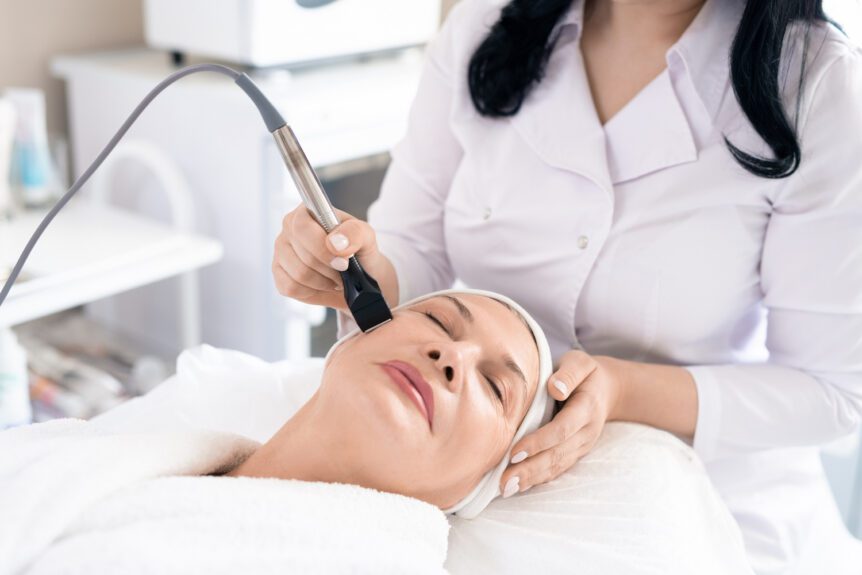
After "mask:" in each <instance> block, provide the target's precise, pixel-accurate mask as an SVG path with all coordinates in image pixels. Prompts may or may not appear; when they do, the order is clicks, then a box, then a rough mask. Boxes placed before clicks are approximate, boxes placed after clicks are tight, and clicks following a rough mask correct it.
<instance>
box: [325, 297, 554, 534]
mask: <svg viewBox="0 0 862 575" xmlns="http://www.w3.org/2000/svg"><path fill="white" fill-rule="evenodd" d="M444 294H468V295H480V296H486V297H491V298H494V299H496V300H499V301H502V302H505V303H507V304H509V305H510V306H511V307H512V309H514V310H515V311H517V312H518V313H519V314H520V315H521V317H523V318H524V321H525V322H526V323H527V325H528V326H529V327H530V330H532V332H533V335H534V336H535V338H536V346H537V347H538V349H539V382H538V386H537V388H536V393H535V395H534V396H533V402H532V403H531V404H530V407H529V408H528V409H527V413H526V414H524V419H523V420H522V421H521V425H520V426H519V427H518V430H517V431H516V432H515V436H514V437H513V438H512V442H511V443H510V444H509V449H507V450H506V454H505V456H504V457H503V458H502V460H501V461H500V462H499V463H498V464H497V466H496V467H494V468H493V469H491V470H490V471H489V472H488V473H486V474H485V475H484V477H482V479H481V480H479V483H478V484H477V485H476V487H474V488H473V490H472V491H471V492H470V493H469V494H468V495H467V496H466V497H464V498H463V499H461V501H459V502H458V503H456V504H455V505H453V506H452V507H449V508H448V509H444V510H443V512H444V513H455V514H457V515H458V517H463V518H465V519H472V518H474V517H476V516H477V515H479V513H481V512H482V510H483V509H485V507H487V506H488V504H489V503H490V502H491V501H493V500H494V499H495V498H497V497H499V496H500V478H501V477H502V476H503V472H504V471H505V470H506V467H507V466H508V463H509V459H510V458H511V457H512V453H511V452H512V447H513V446H514V445H515V444H516V443H517V442H518V441H519V440H520V439H521V438H522V437H524V436H525V435H527V434H528V433H532V432H533V431H535V430H537V429H539V427H541V426H542V425H544V424H545V423H547V422H548V421H550V419H551V414H552V413H553V409H554V399H553V398H552V397H551V396H550V395H549V394H548V387H547V385H546V383H547V380H548V378H549V377H550V376H551V372H552V370H553V362H552V359H551V348H550V346H549V345H548V340H547V339H546V338H545V333H544V332H543V331H542V328H541V327H539V324H538V323H536V320H534V319H533V317H532V316H531V315H530V314H529V313H527V311H526V310H525V309H524V308H522V307H521V306H520V305H518V304H517V303H516V302H515V301H513V300H511V299H510V298H508V297H506V296H504V295H502V294H499V293H496V292H492V291H486V290H480V289H472V288H453V289H446V290H441V291H436V292H431V293H428V294H424V295H421V296H419V297H416V298H413V299H412V300H410V301H407V302H404V303H402V304H399V305H398V306H396V307H394V308H392V309H393V310H397V309H401V308H403V307H409V306H411V305H413V304H416V303H418V302H420V301H423V300H426V299H430V298H433V297H437V296H441V295H444ZM359 333H361V331H360V329H359V328H355V329H354V330H352V331H350V332H348V333H347V334H345V335H344V337H342V338H341V339H339V340H338V341H336V342H335V344H334V345H333V346H332V347H331V348H330V349H329V351H328V352H327V354H326V358H325V361H327V362H328V361H329V356H330V355H332V352H333V350H335V348H337V347H338V346H340V345H341V344H342V343H343V342H345V341H347V340H348V339H350V338H352V337H354V336H356V335H357V334H359Z"/></svg>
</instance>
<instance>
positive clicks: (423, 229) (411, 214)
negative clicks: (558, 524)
mask: <svg viewBox="0 0 862 575" xmlns="http://www.w3.org/2000/svg"><path fill="white" fill-rule="evenodd" d="M501 9H502V11H501ZM782 39H785V45H784V50H783V51H782ZM779 56H780V58H779ZM800 95H801V96H800ZM339 216H340V217H341V218H342V219H343V221H342V223H341V225H340V226H339V227H338V228H337V229H336V230H335V231H333V232H332V233H330V234H329V236H328V237H327V236H326V235H325V234H324V232H323V230H322V229H321V228H320V227H319V226H318V225H317V224H316V222H314V221H313V220H312V219H311V217H310V216H309V215H308V213H307V211H306V210H305V208H304V207H303V206H302V205H300V207H298V208H297V209H296V210H294V211H293V212H290V213H289V214H287V216H286V217H285V219H284V227H283V230H282V233H281V235H280V236H279V237H278V239H277V241H276V246H275V257H274V260H273V274H274V277H275V282H276V285H277V286H278V289H279V291H280V292H281V293H282V294H284V295H286V296H290V297H293V298H296V299H298V300H301V301H304V302H309V303H313V304H320V305H326V306H330V307H335V308H338V309H340V310H342V311H340V312H339V334H343V333H345V332H346V331H347V329H349V328H351V327H353V325H352V320H351V319H350V318H349V316H348V315H346V314H345V313H343V310H344V309H345V305H344V299H343V296H342V292H340V291H338V290H337V286H338V285H339V284H340V277H339V276H338V274H337V272H336V271H335V270H336V269H343V268H344V267H346V260H345V259H344V258H346V257H349V256H350V255H354V254H355V255H356V256H357V257H358V259H359V261H360V262H361V263H362V265H363V266H364V267H365V269H366V270H367V271H368V272H369V273H370V274H371V275H372V276H374V277H375V278H377V279H378V281H379V282H380V284H381V287H382V289H383V292H384V295H385V296H386V298H387V300H388V301H389V302H390V304H391V305H395V304H396V303H397V302H398V301H406V300H408V299H411V298H413V297H415V296H417V295H419V294H423V293H427V292H430V291H434V290H439V289H444V288H447V287H449V286H450V285H451V284H452V282H453V281H454V280H455V279H456V278H458V279H460V280H461V281H462V282H463V283H464V284H466V285H468V286H470V287H474V288H480V289H487V290H494V291H497V292H500V293H503V294H505V295H507V296H509V297H511V298H513V299H514V300H515V301H517V302H519V303H520V304H521V305H523V306H524V308H526V309H527V310H528V311H529V312H530V313H531V314H532V315H533V316H534V317H535V318H536V319H537V320H538V321H539V323H541V324H542V327H543V329H544V330H545V332H546V334H547V336H548V339H549V341H550V344H551V348H552V351H553V357H554V365H555V369H556V371H555V373H553V374H552V375H551V377H550V379H549V380H548V382H547V385H548V386H549V390H550V392H551V394H552V395H553V396H554V397H555V398H557V399H558V400H560V401H561V402H562V401H564V402H565V404H564V405H563V407H562V409H561V410H560V411H559V413H558V414H557V415H556V416H555V418H554V420H553V421H552V422H550V423H549V424H548V425H546V426H544V427H543V428H541V429H539V430H538V431H536V432H535V433H533V434H530V435H528V436H526V437H524V438H523V439H522V440H521V441H520V442H519V443H518V445H516V446H515V448H514V449H513V453H514V454H515V456H514V457H513V460H512V464H511V465H510V467H509V468H508V469H507V471H506V473H505V474H504V475H503V478H502V482H501V484H500V488H501V489H502V490H504V494H505V495H507V496H509V495H512V494H513V493H516V492H519V491H520V492H523V491H525V490H527V489H529V488H530V487H533V486H535V485H538V484H541V483H544V482H547V481H550V480H552V479H554V478H555V477H557V476H558V475H560V474H561V473H563V472H564V471H566V470H567V469H569V468H571V467H572V465H574V464H575V463H576V462H577V461H578V459H579V458H581V457H582V456H583V455H584V454H585V453H587V452H588V451H589V450H590V449H591V448H592V447H593V445H594V443H595V441H596V439H597V437H598V436H599V434H600V432H601V430H602V427H603V426H604V424H605V422H606V421H610V420H625V421H634V422H642V423H645V424H649V425H652V426H655V427H658V428H661V429H665V430H668V431H670V432H672V433H675V434H677V435H678V436H679V437H681V438H684V439H686V440H687V441H689V442H691V443H692V444H693V448H694V451H695V452H696V453H697V454H698V455H699V456H700V458H701V459H702V460H703V461H704V463H705V465H706V468H707V470H708V472H709V473H710V476H711V477H712V479H713V482H714V484H715V485H716V487H717V489H718V490H719V492H720V493H721V495H722V496H723V498H724V500H725V501H726V503H727V505H728V506H729V508H730V510H731V511H732V512H733V514H734V516H735V517H736V519H737V521H738V523H739V525H740V527H741V530H742V533H743V536H744V539H745V544H746V548H747V552H748V553H749V555H750V559H751V563H752V566H753V567H754V569H755V571H756V572H757V573H759V574H760V575H764V574H782V575H786V574H800V575H802V574H814V573H828V574H830V575H839V574H842V573H859V572H860V569H862V551H860V545H862V544H860V543H858V542H856V541H855V540H853V539H852V538H851V537H850V536H849V534H848V533H847V531H846V529H845V528H844V526H843V524H842V523H841V520H840V517H839V513H838V510H837V509H836V506H835V504H834V502H833V500H832V497H831V495H830V491H829V488H828V485H827V483H826V480H825V476H824V473H823V469H822V466H821V464H820V460H819V455H818V448H819V446H821V445H822V444H824V443H826V442H829V441H830V440H833V439H836V438H839V437H842V436H846V435H848V434H850V433H853V432H854V431H857V430H858V428H859V423H860V419H862V50H860V48H858V47H854V45H853V44H852V43H851V41H850V40H848V39H847V38H846V37H845V36H844V35H843V34H842V32H840V31H839V30H838V29H837V28H836V27H835V26H834V25H833V24H831V23H829V22H827V21H826V17H825V16H824V14H823V12H822V8H821V2H820V0H748V1H747V2H746V1H745V0H706V1H704V0H639V1H636V0H574V1H572V0H512V1H510V2H508V3H505V4H502V3H500V2H494V1H493V0H462V1H461V2H460V3H459V4H457V5H456V6H455V8H454V9H453V11H452V13H451V14H450V16H449V18H448V19H447V21H446V23H445V25H444V26H443V28H442V30H441V32H440V33H439V34H438V36H437V37H436V38H435V40H434V41H433V42H432V43H431V44H430V45H429V47H428V51H427V59H426V62H425V67H424V72H423V75H422V78H421V82H420V85H419V89H418V93H417V95H416V98H415V100H414V102H413V106H412V109H411V113H410V119H409V128H408V131H407V134H406V136H405V137H404V139H403V140H401V141H400V142H399V144H398V145H397V146H396V147H395V148H394V149H393V150H392V163H391V165H390V167H389V169H388V172H387V173H386V177H385V179H384V181H383V185H382V189H381V192H380V197H379V199H377V200H376V201H375V202H374V204H372V206H371V207H370V209H369V212H368V223H365V222H363V221H361V220H359V219H356V218H353V217H352V216H350V214H346V213H345V212H340V213H339ZM767 312H768V316H767ZM447 321H449V322H450V324H451V326H453V327H454V334H453V339H451V340H450V339H447V338H443V337H442V336H441V341H440V344H439V345H440V346H454V347H455V348H457V349H458V351H459V354H460V355H458V357H460V358H461V360H462V361H464V362H472V363H473V364H474V365H475V367H476V369H478V368H479V367H481V365H482V364H481V363H480V362H479V361H478V360H479V359H480V358H477V357H475V354H474V352H475V348H474V347H473V345H472V344H471V343H470V342H468V341H466V340H461V341H459V338H458V329H460V328H463V325H462V324H460V323H459V321H461V320H459V318H458V314H457V313H453V314H452V315H451V316H450V317H448V318H447ZM459 326H460V327H459ZM443 367H445V366H443V365H442V364H441V363H440V360H438V361H436V362H435V360H434V359H432V358H430V357H429V358H427V364H426V365H425V369H427V370H429V373H434V374H435V377H438V378H439V377H443V373H444V372H443ZM434 370H439V374H438V373H437V371H434ZM572 560H573V567H574V565H576V560H577V558H576V557H573V558H572Z"/></svg>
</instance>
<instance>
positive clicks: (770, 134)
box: [468, 0, 834, 178]
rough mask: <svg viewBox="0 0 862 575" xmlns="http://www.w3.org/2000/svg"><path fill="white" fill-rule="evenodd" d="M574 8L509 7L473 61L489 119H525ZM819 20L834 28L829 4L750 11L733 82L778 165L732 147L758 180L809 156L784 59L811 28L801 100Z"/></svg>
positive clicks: (535, 1) (476, 98) (770, 0)
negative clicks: (782, 89)
mask: <svg viewBox="0 0 862 575" xmlns="http://www.w3.org/2000/svg"><path fill="white" fill-rule="evenodd" d="M572 1H573V0H511V1H510V2H509V3H508V4H507V5H506V6H504V7H503V9H502V12H501V14H500V18H499V20H497V22H496V23H495V24H494V25H493V26H492V28H491V30H490V32H489V33H488V36H487V37H486V38H485V39H484V40H483V41H482V43H481V44H480V45H479V46H478V48H477V49H476V51H475V52H474V53H473V55H472V57H471V59H470V64H469V68H468V81H469V85H470V96H471V99H472V100H473V105H474V106H475V108H476V110H477V111H478V112H479V113H480V114H481V115H483V116H489V117H502V116H512V115H515V114H517V113H518V110H519V109H520V108H521V104H522V103H523V102H524V99H525V98H526V97H527V94H528V93H529V91H530V89H531V88H532V87H533V86H534V84H536V83H538V82H540V81H541V80H542V77H543V76H544V73H545V65H546V64H547V61H548V59H549V57H550V55H551V52H552V51H553V49H554V44H555V41H556V39H550V38H549V37H550V34H551V32H552V31H553V29H554V26H555V25H556V23H557V22H558V21H559V19H560V18H561V17H562V16H563V15H564V14H565V13H566V12H567V10H568V9H569V8H570V6H571V4H572ZM583 1H587V0H583ZM716 1H718V2H726V1H727V0H716ZM818 20H819V21H824V22H831V21H830V20H828V19H827V18H826V15H825V14H824V12H823V5H822V0H748V1H747V3H746V7H745V11H744V13H743V15H742V19H741V20H740V23H739V28H738V29H737V31H736V37H735V38H734V40H733V45H732V48H731V55H730V75H731V82H732V84H733V91H734V94H736V99H737V101H738V102H739V104H740V107H741V108H742V111H743V112H744V113H745V115H746V116H747V117H748V120H749V122H751V125H752V126H753V127H754V129H755V131H756V132H757V133H758V134H759V135H760V137H761V138H763V140H764V142H766V144H767V145H768V146H769V148H770V149H771V150H772V153H773V155H774V158H762V157H758V156H755V155H752V154H749V153H747V152H744V151H743V150H740V149H739V148H737V147H736V146H734V145H733V144H731V143H730V141H728V139H727V138H726V137H725V138H724V142H725V144H726V145H727V147H728V149H729V150H730V153H731V154H732V155H733V157H734V158H735V159H736V161H737V162H739V163H740V164H741V165H742V166H743V167H744V168H745V169H746V170H748V171H749V172H751V173H753V174H755V175H757V176H762V177H765V178H784V177H787V176H789V175H791V174H793V173H794V172H795V171H796V169H797V168H798V167H799V162H800V160H801V158H800V156H801V152H800V149H799V140H798V138H797V135H796V129H795V127H794V126H793V125H791V123H790V121H789V120H788V117H787V114H786V112H785V110H784V109H783V106H782V105H781V100H780V93H779V86H778V72H779V63H780V62H779V58H780V56H781V48H782V45H783V42H784V36H785V32H786V31H787V28H788V26H789V25H790V24H792V23H793V22H796V21H801V22H803V23H805V25H806V27H805V34H804V36H803V58H802V67H803V68H802V71H801V74H800V80H799V82H800V84H799V89H800V91H799V93H800V94H801V93H802V82H803V80H804V77H805V73H804V72H805V69H804V66H805V60H806V56H805V54H806V53H807V50H808V36H809V34H808V29H809V28H810V26H811V24H812V23H814V22H815V21H818ZM833 24H834V22H833ZM799 100H800V99H799V98H797V110H796V114H797V116H798V103H799Z"/></svg>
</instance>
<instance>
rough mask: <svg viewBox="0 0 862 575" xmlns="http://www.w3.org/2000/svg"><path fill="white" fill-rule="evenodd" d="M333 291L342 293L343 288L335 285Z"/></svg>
mask: <svg viewBox="0 0 862 575" xmlns="http://www.w3.org/2000/svg"><path fill="white" fill-rule="evenodd" d="M335 291H344V288H343V287H341V286H340V285H336V286H335Z"/></svg>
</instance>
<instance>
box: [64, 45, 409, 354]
mask: <svg viewBox="0 0 862 575" xmlns="http://www.w3.org/2000/svg"><path fill="white" fill-rule="evenodd" d="M194 62H195V61H194V60H192V61H189V63H194ZM422 63H423V50H422V49H421V48H413V49H409V50H405V51H402V52H400V53H398V54H392V55H388V56H379V57H375V58H369V59H359V60H354V61H345V62H339V63H331V64H328V65H324V66H317V67H313V68H311V67H308V68H302V69H296V70H291V71H286V70H268V71H257V72H250V75H251V76H252V78H253V79H254V80H255V82H256V83H257V84H258V85H259V86H260V88H261V89H262V90H263V91H264V92H265V93H266V94H267V96H268V97H269V98H270V99H272V101H273V102H274V103H275V105H276V106H277V107H278V108H279V110H280V111H281V113H282V114H283V115H284V117H285V119H286V120H287V121H288V123H289V124H290V125H291V126H292V128H293V130H294V132H295V133H296V134H297V137H298V138H299V140H300V141H301V142H302V146H303V148H304V149H305V152H306V154H307V155H308V158H309V160H310V161H311V163H312V165H313V166H314V168H315V169H316V170H317V171H318V173H319V174H320V176H321V178H322V179H323V180H324V186H326V178H327V177H328V174H330V173H333V174H334V173H337V176H340V175H342V174H343V169H344V167H345V166H354V167H355V166H356V165H357V164H361V163H362V162H364V161H366V160H368V159H369V158H371V159H373V158H377V159H379V158H381V157H383V156H385V155H386V154H387V153H388V151H389V150H390V149H391V148H392V147H393V146H394V144H395V143H397V141H398V140H399V139H400V138H401V137H402V136H403V134H404V133H405V131H406V126H407V116H408V111H409V107H410V104H411V102H412V100H413V96H414V95H415V92H416V88H417V86H418V80H419V74H420V72H421V67H422ZM52 69H53V71H54V74H55V75H57V76H59V77H61V78H63V79H65V80H66V86H67V97H68V107H69V114H68V115H69V123H70V132H71V133H70V143H71V150H72V153H73V172H74V174H75V175H77V174H80V173H81V172H82V171H83V170H84V169H85V168H86V167H87V166H88V165H89V163H90V162H91V161H92V159H93V158H94V157H95V156H96V154H97V153H98V151H99V150H101V149H102V147H103V146H104V145H105V143H106V142H107V141H108V140H109V139H110V137H111V136H112V135H113V133H114V132H115V131H116V129H117V127H118V126H119V125H120V124H121V123H122V121H123V120H124V119H125V118H126V116H127V115H128V114H129V112H130V111H131V110H132V109H133V108H134V107H135V105H137V103H138V102H139V101H140V100H141V98H142V97H143V96H144V95H145V94H146V93H147V92H148V91H149V90H150V89H151V88H152V87H153V86H154V85H155V84H156V83H158V82H159V81H161V80H162V79H163V78H165V77H166V76H167V75H168V74H169V73H170V72H172V71H173V70H174V69H175V68H174V66H173V65H172V64H171V61H170V57H169V55H168V54H167V53H165V52H160V51H153V50H146V49H140V50H130V51H124V52H111V53H99V54H84V55H75V56H61V57H57V58H55V59H54V61H53V62H52ZM127 137H128V138H130V139H134V140H136V141H141V142H147V143H148V144H150V145H152V146H155V147H157V148H159V149H160V150H161V151H162V152H163V153H164V154H165V155H166V156H167V157H169V158H171V160H172V161H174V162H176V164H177V166H178V167H179V170H180V172H181V173H182V174H183V176H184V177H185V179H186V181H187V182H188V184H189V188H190V191H191V196H192V205H193V209H194V214H195V219H196V222H195V230H196V231H197V232H198V233H203V234H206V235H209V236H212V237H214V238H216V239H218V240H219V241H220V242H221V243H222V244H223V245H224V250H225V256H224V259H223V260H222V261H220V262H219V263H218V264H216V265H214V266H212V267H210V268H208V269H206V270H203V271H202V272H201V303H202V308H201V309H202V340H203V341H204V342H206V343H209V344H212V345H215V346H218V347H225V348H231V349H239V350H242V351H245V352H247V353H251V354H254V355H256V356H258V357H262V358H264V359H267V360H271V361H272V360H281V359H295V358H302V357H308V356H309V355H310V330H311V327H312V326H314V325H317V324H320V323H322V322H323V320H324V318H325V309H323V308H321V307H319V306H309V305H305V304H302V303H299V302H296V301H294V300H289V299H287V298H284V297H282V296H280V295H279V294H278V293H277V291H276V290H275V287H274V285H273V280H272V273H271V265H272V256H273V241H274V239H275V237H276V236H277V234H278V232H279V230H280V229H281V220H282V218H283V216H284V214H286V213H287V212H289V211H291V210H292V209H294V208H295V207H296V206H298V205H299V204H300V203H301V200H300V197H299V195H298V193H297V192H296V190H295V188H294V186H293V182H292V181H291V179H290V176H289V174H288V172H287V170H286V169H285V167H284V163H283V162H282V160H281V158H280V157H279V154H278V150H277V149H276V146H275V145H274V143H273V141H272V137H271V136H270V134H269V133H268V132H267V131H266V129H265V127H264V125H263V123H262V121H261V119H260V117H259V115H258V113H257V111H256V110H255V108H254V106H253V105H252V104H251V103H250V102H249V101H248V100H247V98H246V96H245V94H244V93H243V92H242V91H241V90H240V89H239V88H237V87H236V86H235V85H234V84H233V82H232V81H231V80H229V79H228V78H223V77H221V76H218V75H214V74H199V75H195V76H192V77H188V78H184V79H183V80H182V81H180V82H178V83H177V84H174V85H173V86H171V87H170V88H169V89H168V90H166V91H165V92H163V93H162V95H161V96H160V97H159V98H158V99H157V100H155V101H154V102H153V103H152V105H151V106H150V107H149V108H148V109H147V110H146V112H144V114H143V115H142V116H141V118H140V119H139V120H138V122H137V123H136V124H135V125H134V126H133V127H132V129H131V130H130V131H129V134H128V135H127ZM373 167H380V164H379V162H378V163H377V164H375V165H374V166H373ZM357 169H358V170H360V171H361V169H362V166H359V168H357ZM112 171H113V174H114V175H113V181H114V186H115V188H116V189H117V190H118V192H117V193H116V194H115V201H116V202H117V203H119V205H124V206H129V207H133V208H134V209H135V210H137V211H139V212H141V213H143V214H147V215H149V216H151V217H154V218H157V219H159V218H166V216H165V212H166V210H165V206H164V204H163V197H164V196H163V194H161V193H160V186H159V185H158V183H157V182H154V181H152V178H151V177H150V176H149V175H147V174H146V173H142V172H141V170H139V169H138V168H137V167H136V166H122V165H118V166H116V169H114V170H112ZM336 207H338V206H337V205H336ZM163 283H171V282H163ZM175 289H176V288H175V287H172V286H166V285H159V286H153V287H152V288H147V289H145V290H137V291H136V293H135V294H133V295H128V296H123V297H121V298H114V301H113V304H112V306H111V307H112V309H111V310H104V309H98V310H97V309H95V308H99V307H104V306H90V307H91V308H94V312H93V313H97V314H98V315H99V319H100V320H102V321H106V322H107V323H108V324H109V325H111V317H113V318H114V320H113V321H114V324H115V325H112V327H118V328H119V329H120V330H121V331H123V332H125V333H127V334H128V335H130V336H132V337H135V336H137V337H147V338H148V339H150V340H157V341H160V342H163V343H164V345H165V346H166V349H165V351H166V352H171V351H173V352H174V353H175V352H176V351H178V350H180V349H182V345H181V342H180V341H178V339H177V336H176V333H175V332H174V331H173V330H169V329H165V318H169V317H175V316H176V315H177V314H178V313H180V311H179V310H178V309H177V306H176V300H175V298H170V297H164V295H163V293H173V292H174V291H175ZM120 318H122V320H121V319H120Z"/></svg>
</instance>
